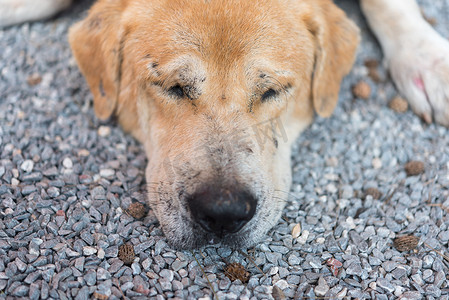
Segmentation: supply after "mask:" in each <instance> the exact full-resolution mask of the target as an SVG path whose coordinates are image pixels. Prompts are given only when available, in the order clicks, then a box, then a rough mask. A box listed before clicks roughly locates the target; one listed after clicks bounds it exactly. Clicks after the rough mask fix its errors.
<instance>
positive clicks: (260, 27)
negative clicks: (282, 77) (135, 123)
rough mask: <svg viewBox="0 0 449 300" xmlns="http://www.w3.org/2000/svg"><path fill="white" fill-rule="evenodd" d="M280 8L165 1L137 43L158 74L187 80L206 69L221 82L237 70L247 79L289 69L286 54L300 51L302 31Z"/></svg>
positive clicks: (213, 1) (266, 4)
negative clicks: (168, 73) (178, 74)
mask: <svg viewBox="0 0 449 300" xmlns="http://www.w3.org/2000/svg"><path fill="white" fill-rule="evenodd" d="M175 2H176V3H175ZM181 2H182V1H181ZM256 2H257V3H256ZM279 2H282V1H276V0H272V1H271V0H266V1H255V2H252V1H241V0H230V1H216V0H210V1H204V0H191V1H189V2H188V3H187V2H186V3H184V4H185V5H183V4H182V3H180V1H171V0H168V1H164V2H163V3H160V5H159V6H157V7H153V11H152V13H151V14H150V15H149V16H147V20H146V21H147V22H143V23H142V24H141V25H140V26H139V27H140V30H139V31H140V33H139V38H140V39H142V38H144V39H146V40H147V43H145V44H141V46H142V45H144V46H145V45H146V46H147V47H148V48H147V49H146V50H143V51H146V52H147V53H144V55H147V54H151V56H152V58H151V59H152V60H154V61H157V65H156V66H157V67H158V68H159V69H162V68H164V69H166V70H167V71H168V70H172V71H176V72H179V71H180V70H183V69H185V70H191V71H189V72H187V73H186V72H184V74H186V75H189V76H190V75H191V76H193V77H198V76H200V77H201V73H202V72H204V70H206V69H207V67H211V68H213V69H215V70H218V71H219V72H220V74H217V75H219V76H218V78H222V79H223V76H225V74H227V73H229V71H230V70H231V69H233V68H234V69H235V68H236V67H238V68H241V69H240V71H241V72H240V73H245V74H246V75H249V74H255V75H258V74H256V73H258V72H259V70H261V71H260V72H259V73H263V70H264V69H265V70H268V71H273V72H274V71H277V69H288V68H289V66H288V64H289V63H290V62H289V57H286V54H287V53H288V54H289V55H290V56H293V55H294V53H295V51H298V50H297V49H300V48H301V47H300V46H298V45H299V44H300V40H301V38H300V35H301V32H300V31H301V30H300V29H301V28H300V26H296V25H292V24H293V23H295V24H296V23H297V22H296V20H294V19H295V16H293V15H292V14H290V13H289V12H288V11H286V9H285V7H284V6H282V5H280V4H279ZM296 27H299V28H300V29H299V30H298V29H297V28H296ZM302 29H303V31H304V32H305V31H306V28H302ZM305 35H306V33H304V34H303V36H305ZM292 50H293V51H292ZM261 65H263V66H264V67H262V68H261V67H260V66H261Z"/></svg>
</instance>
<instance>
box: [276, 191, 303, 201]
mask: <svg viewBox="0 0 449 300" xmlns="http://www.w3.org/2000/svg"><path fill="white" fill-rule="evenodd" d="M273 192H282V193H285V194H287V195H289V196H292V197H293V198H295V199H296V200H301V199H300V198H299V197H298V196H296V195H295V194H293V193H292V192H287V191H282V190H274V191H273Z"/></svg>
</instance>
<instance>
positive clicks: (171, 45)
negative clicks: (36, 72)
mask: <svg viewBox="0 0 449 300" xmlns="http://www.w3.org/2000/svg"><path fill="white" fill-rule="evenodd" d="M357 43H358V30H357V28H356V26H355V25H354V24H353V23H352V22H351V21H350V20H348V19H347V18H346V16H345V15H344V13H343V12H342V11H341V10H340V9H338V8H337V7H336V6H335V5H334V4H333V3H332V1H326V0H322V1H318V0H307V1H293V0H292V1H289V0H286V1H281V0H272V1H266V0H263V1H262V0H260V1H247V0H231V1H218V0H217V1H215V0H209V1H206V0H185V1H180V0H165V1H157V0H154V1H149V0H128V1H126V0H122V1H120V0H104V1H99V2H98V3H97V4H95V5H94V6H93V8H92V9H91V10H90V12H89V16H88V17H87V18H86V19H85V20H83V21H81V22H80V23H78V24H76V25H75V26H74V27H73V28H72V29H71V32H70V44H71V46H72V49H73V52H74V55H75V57H76V59H77V61H78V64H79V66H80V68H81V71H82V73H83V74H84V76H85V77H86V79H87V82H88V84H89V86H90V89H91V91H92V93H93V95H94V106H95V112H96V114H97V116H98V117H99V118H100V119H107V118H109V117H110V116H111V115H116V116H117V118H118V119H119V121H120V123H121V124H122V126H123V127H124V128H125V130H128V131H131V132H132V133H133V134H134V135H135V136H136V137H137V138H138V139H139V140H140V141H141V142H142V143H143V144H144V145H145V149H146V152H147V156H148V161H149V162H148V166H147V169H146V179H147V184H148V198H149V202H150V204H151V207H152V209H153V210H154V212H155V214H156V216H157V217H158V219H159V221H160V224H161V226H162V229H163V231H164V233H165V235H166V236H167V238H168V240H169V241H170V242H171V244H172V245H173V246H175V247H177V248H192V247H198V246H201V245H203V244H206V243H210V242H212V243H214V242H219V241H221V242H223V243H224V244H227V245H230V246H232V247H247V246H250V245H252V244H254V243H255V242H257V241H258V240H260V239H261V238H262V237H263V236H264V234H265V233H266V232H267V231H268V230H269V229H270V228H271V227H272V226H273V225H275V224H276V222H277V220H278V218H279V217H280V215H281V211H282V208H283V207H284V203H285V201H286V198H287V193H288V191H289V188H290V184H291V171H290V145H291V143H292V142H293V141H294V139H295V138H296V136H297V135H298V134H299V132H300V131H301V130H302V129H303V128H305V127H306V126H307V125H308V124H309V123H310V122H311V121H312V119H313V114H314V111H316V112H317V113H318V114H319V115H321V116H329V115H330V114H331V113H332V111H333V109H334V107H335V105H336V103H337V98H338V91H339V85H340V81H341V79H342V77H343V76H344V75H345V74H346V73H347V72H348V71H349V69H350V67H351V66H352V64H353V60H354V52H355V49H356V46H357Z"/></svg>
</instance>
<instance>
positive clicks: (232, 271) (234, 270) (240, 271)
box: [225, 263, 250, 283]
mask: <svg viewBox="0 0 449 300" xmlns="http://www.w3.org/2000/svg"><path fill="white" fill-rule="evenodd" d="M225 275H226V276H227V277H228V278H229V279H231V281H234V280H237V279H239V280H240V281H241V282H243V283H247V282H248V280H249V277H250V273H249V272H248V271H246V269H245V267H244V266H243V265H241V264H239V263H231V264H229V265H227V266H226V268H225Z"/></svg>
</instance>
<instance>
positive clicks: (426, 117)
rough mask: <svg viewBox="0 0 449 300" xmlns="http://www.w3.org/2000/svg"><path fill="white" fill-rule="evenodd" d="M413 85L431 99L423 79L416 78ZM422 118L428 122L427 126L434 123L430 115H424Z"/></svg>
mask: <svg viewBox="0 0 449 300" xmlns="http://www.w3.org/2000/svg"><path fill="white" fill-rule="evenodd" d="M413 83H414V84H415V85H416V87H417V88H418V89H420V90H421V91H422V92H423V93H424V94H425V95H426V98H427V99H429V97H428V95H427V91H426V87H425V86H424V81H423V80H422V78H421V77H415V78H413ZM421 118H422V119H423V120H424V122H426V123H427V124H430V123H432V117H431V115H430V114H429V113H422V114H421Z"/></svg>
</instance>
